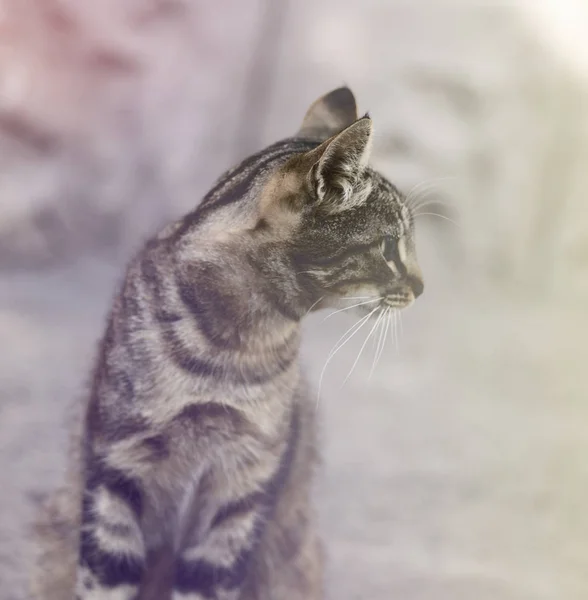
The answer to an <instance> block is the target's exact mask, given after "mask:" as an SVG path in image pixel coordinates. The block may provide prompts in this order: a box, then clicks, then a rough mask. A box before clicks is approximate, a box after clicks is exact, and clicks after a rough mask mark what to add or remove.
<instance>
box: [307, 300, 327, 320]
mask: <svg viewBox="0 0 588 600" xmlns="http://www.w3.org/2000/svg"><path fill="white" fill-rule="evenodd" d="M324 298H325V297H324V296H321V297H320V298H319V299H318V300H317V301H316V302H313V303H312V304H311V306H310V308H309V309H308V310H307V311H306V313H305V314H304V316H306V315H308V314H309V313H310V311H311V310H312V309H313V308H314V307H315V306H316V305H317V304H318V303H319V302H320V301H321V300H324Z"/></svg>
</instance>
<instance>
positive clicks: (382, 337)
mask: <svg viewBox="0 0 588 600" xmlns="http://www.w3.org/2000/svg"><path fill="white" fill-rule="evenodd" d="M391 310H392V308H391V307H389V308H386V309H385V310H384V319H383V320H382V323H381V324H380V332H379V337H378V343H377V344H376V350H375V352H374V360H373V362H372V368H371V369H370V374H369V375H368V381H371V379H372V375H373V373H374V369H375V368H376V364H377V362H378V358H379V357H380V354H381V348H383V346H384V344H385V342H386V326H387V324H388V319H387V318H388V315H389V314H390V311H391Z"/></svg>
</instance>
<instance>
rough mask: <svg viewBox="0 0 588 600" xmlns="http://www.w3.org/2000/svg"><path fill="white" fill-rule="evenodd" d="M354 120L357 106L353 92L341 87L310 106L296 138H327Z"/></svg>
mask: <svg viewBox="0 0 588 600" xmlns="http://www.w3.org/2000/svg"><path fill="white" fill-rule="evenodd" d="M356 120H357V106H356V103H355V97H354V96H353V92H352V91H351V90H350V89H349V88H348V87H341V88H338V89H336V90H333V91H332V92H329V93H328V94H326V95H324V96H322V97H321V98H319V99H318V100H316V101H315V102H314V103H313V104H311V106H310V108H309V109H308V111H307V112H306V116H305V117H304V120H303V121H302V126H301V127H300V129H299V131H298V133H297V136H298V137H310V138H319V139H320V138H323V139H324V138H328V137H330V136H332V135H334V134H336V133H339V132H340V131H341V130H342V129H345V127H349V125H351V124H352V123H353V122H354V121H356Z"/></svg>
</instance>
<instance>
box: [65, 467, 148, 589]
mask: <svg viewBox="0 0 588 600" xmlns="http://www.w3.org/2000/svg"><path fill="white" fill-rule="evenodd" d="M142 498H143V493H142V489H141V485H140V483H139V482H138V481H137V480H136V479H133V477H132V476H130V475H129V474H128V473H124V472H122V471H120V470H118V469H115V468H112V467H109V466H108V465H107V464H105V463H104V462H102V461H100V460H97V459H93V460H92V461H91V464H90V465H89V467H88V478H87V481H86V486H85V491H84V500H83V508H82V523H81V532H80V544H79V558H78V566H77V581H76V600H134V599H135V598H136V597H137V594H138V590H139V586H140V584H141V580H142V578H143V573H144V569H145V545H144V540H143V534H142V531H141V527H140V522H139V520H140V516H141V512H142V508H143V507H142V504H143V501H142Z"/></svg>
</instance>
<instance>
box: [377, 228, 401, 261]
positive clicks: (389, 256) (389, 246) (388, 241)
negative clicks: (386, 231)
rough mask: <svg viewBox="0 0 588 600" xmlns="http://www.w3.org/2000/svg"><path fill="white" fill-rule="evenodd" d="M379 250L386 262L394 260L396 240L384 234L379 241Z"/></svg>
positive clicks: (396, 247) (396, 248)
mask: <svg viewBox="0 0 588 600" xmlns="http://www.w3.org/2000/svg"><path fill="white" fill-rule="evenodd" d="M380 250H381V252H382V254H383V256H384V258H385V259H386V260H387V261H388V262H390V261H391V260H394V257H395V256H396V254H397V252H398V240H397V239H395V238H393V237H392V236H391V235H387V236H385V237H384V238H383V239H382V241H381V242H380Z"/></svg>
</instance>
